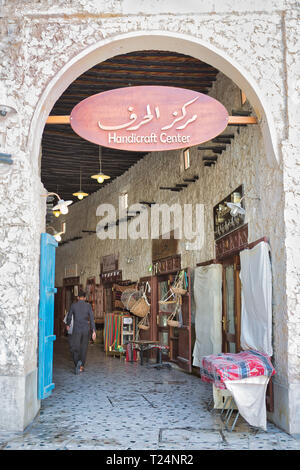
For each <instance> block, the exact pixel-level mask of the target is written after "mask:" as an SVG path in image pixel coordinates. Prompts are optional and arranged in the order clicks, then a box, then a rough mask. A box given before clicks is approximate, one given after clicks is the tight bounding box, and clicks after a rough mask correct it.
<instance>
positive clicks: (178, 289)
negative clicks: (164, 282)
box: [171, 287, 187, 295]
mask: <svg viewBox="0 0 300 470" xmlns="http://www.w3.org/2000/svg"><path fill="white" fill-rule="evenodd" d="M171 291H172V292H173V293H174V294H176V295H184V294H186V293H187V290H186V289H182V287H171Z"/></svg>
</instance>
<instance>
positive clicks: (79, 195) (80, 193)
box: [73, 167, 88, 200]
mask: <svg viewBox="0 0 300 470" xmlns="http://www.w3.org/2000/svg"><path fill="white" fill-rule="evenodd" d="M73 196H76V197H78V199H79V200H82V199H83V198H84V197H86V196H88V193H85V192H83V191H81V167H80V189H79V191H77V193H73Z"/></svg>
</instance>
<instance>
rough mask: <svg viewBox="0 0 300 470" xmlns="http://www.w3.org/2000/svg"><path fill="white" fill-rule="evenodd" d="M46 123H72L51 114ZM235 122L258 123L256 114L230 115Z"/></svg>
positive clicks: (230, 121) (231, 122)
mask: <svg viewBox="0 0 300 470" xmlns="http://www.w3.org/2000/svg"><path fill="white" fill-rule="evenodd" d="M46 124H70V116H49V117H48V119H47V121H46ZM233 124H244V125H245V124H257V118H256V117H254V116H229V118H228V126H230V125H233Z"/></svg>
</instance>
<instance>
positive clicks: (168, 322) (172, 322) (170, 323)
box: [167, 320, 180, 328]
mask: <svg viewBox="0 0 300 470" xmlns="http://www.w3.org/2000/svg"><path fill="white" fill-rule="evenodd" d="M167 324H168V325H169V326H172V327H173V328H178V327H179V326H180V323H179V321H176V320H167Z"/></svg>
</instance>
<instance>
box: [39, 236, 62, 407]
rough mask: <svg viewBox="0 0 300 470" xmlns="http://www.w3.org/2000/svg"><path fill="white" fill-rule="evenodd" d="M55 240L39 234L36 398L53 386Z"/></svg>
mask: <svg viewBox="0 0 300 470" xmlns="http://www.w3.org/2000/svg"><path fill="white" fill-rule="evenodd" d="M56 247H57V242H56V240H55V238H54V237H53V236H52V235H50V234H49V233H42V235H41V261H40V305H39V372H38V398H39V399H43V398H47V397H48V396H49V395H51V393H52V390H53V388H54V383H53V382H52V372H53V341H54V340H55V338H56V337H55V336H54V334H53V328H54V294H55V293H56V289H55V288H54V282H55V249H56Z"/></svg>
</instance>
